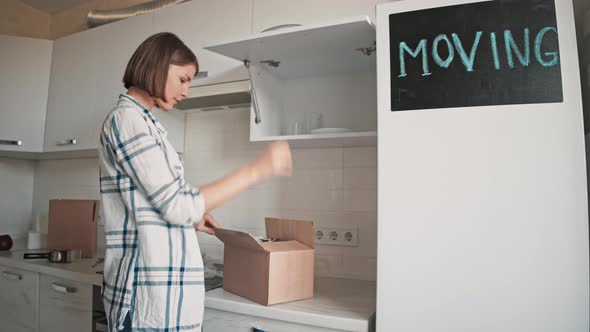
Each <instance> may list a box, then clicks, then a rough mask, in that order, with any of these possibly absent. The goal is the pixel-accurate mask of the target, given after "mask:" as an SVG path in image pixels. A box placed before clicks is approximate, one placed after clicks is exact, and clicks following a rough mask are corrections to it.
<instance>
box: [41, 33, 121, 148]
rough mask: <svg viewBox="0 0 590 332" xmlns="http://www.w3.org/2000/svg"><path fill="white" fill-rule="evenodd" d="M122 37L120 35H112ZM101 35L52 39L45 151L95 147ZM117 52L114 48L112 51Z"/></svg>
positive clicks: (79, 34) (96, 140)
mask: <svg viewBox="0 0 590 332" xmlns="http://www.w3.org/2000/svg"><path fill="white" fill-rule="evenodd" d="M112 38H121V36H112ZM103 40H104V36H103V34H102V33H101V31H100V30H98V29H90V30H86V31H82V32H79V33H76V34H73V35H70V36H66V37H63V38H60V39H57V40H55V43H54V45H53V58H52V64H51V80H50V84H49V99H48V103H47V120H46V123H47V124H46V127H45V128H46V130H45V145H44V151H46V152H54V151H72V150H88V149H96V148H97V146H98V139H99V137H98V132H97V130H95V128H96V127H97V126H96V125H95V123H94V122H96V121H98V120H97V118H96V117H95V116H94V115H93V112H94V107H95V104H96V101H97V96H98V91H99V89H105V87H104V86H100V85H99V73H100V72H101V70H104V68H102V66H101V64H102V61H101V57H102V53H103V51H102V50H103V49H105V48H106V49H108V45H105V44H103ZM111 51H113V52H116V50H111Z"/></svg>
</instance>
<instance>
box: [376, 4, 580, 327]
mask: <svg viewBox="0 0 590 332" xmlns="http://www.w3.org/2000/svg"><path fill="white" fill-rule="evenodd" d="M376 23H377V82H378V89H377V90H378V130H377V132H378V155H379V158H378V159H379V160H378V172H379V174H378V177H379V188H378V229H379V232H378V249H377V250H378V276H377V287H378V292H377V294H378V297H377V330H378V331H406V332H408V331H412V332H426V331H428V332H431V331H454V332H455V331H478V332H497V331H502V332H508V331H514V332H523V331H530V332H533V331H534V332H539V331H547V332H549V331H572V332H587V331H588V330H589V323H588V320H589V318H588V312H589V300H588V298H589V279H588V271H589V269H588V212H587V208H588V207H587V198H586V197H587V193H586V172H585V157H584V135H583V119H582V105H581V96H580V90H581V89H580V77H579V67H578V53H577V47H576V34H575V28H574V16H573V8H572V3H571V1H568V0H565V1H561V0H535V1H525V0H523V1H514V0H496V1H474V0H450V1H449V0H423V1H399V2H394V3H389V4H383V5H380V6H378V7H377V22H376Z"/></svg>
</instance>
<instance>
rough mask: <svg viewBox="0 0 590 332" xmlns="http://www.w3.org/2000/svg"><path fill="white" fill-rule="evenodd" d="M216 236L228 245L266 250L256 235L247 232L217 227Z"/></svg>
mask: <svg viewBox="0 0 590 332" xmlns="http://www.w3.org/2000/svg"><path fill="white" fill-rule="evenodd" d="M215 236H217V238H218V239H219V240H221V242H223V244H224V245H226V246H228V245H229V246H234V247H239V248H243V249H248V250H254V251H260V252H266V250H264V248H263V247H262V246H261V245H260V243H259V242H258V241H257V240H256V238H255V237H253V236H252V235H250V234H248V233H245V232H240V231H234V230H231V229H223V228H217V229H215Z"/></svg>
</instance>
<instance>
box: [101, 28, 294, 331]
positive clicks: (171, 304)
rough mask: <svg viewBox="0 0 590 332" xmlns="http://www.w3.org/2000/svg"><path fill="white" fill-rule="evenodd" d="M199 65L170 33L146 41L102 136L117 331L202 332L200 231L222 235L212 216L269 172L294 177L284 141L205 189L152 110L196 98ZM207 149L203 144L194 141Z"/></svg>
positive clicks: (109, 293) (108, 289)
mask: <svg viewBox="0 0 590 332" xmlns="http://www.w3.org/2000/svg"><path fill="white" fill-rule="evenodd" d="M198 69H199V66H198V62H197V59H196V57H195V55H194V54H193V52H192V51H191V50H190V49H189V48H188V47H187V46H186V45H184V43H182V41H180V39H178V37H176V36H175V35H173V34H171V33H159V34H156V35H153V36H151V37H149V38H148V39H146V40H145V41H144V42H143V43H142V44H141V45H140V46H139V47H138V48H137V50H136V51H135V53H134V54H133V55H132V57H131V59H130V60H129V63H128V65H127V69H126V70H125V75H124V77H123V83H124V84H125V88H127V89H128V90H127V93H126V94H123V95H121V96H120V98H119V101H118V103H117V106H115V108H114V109H113V110H112V111H111V112H110V113H109V114H108V115H107V118H106V120H105V122H104V124H103V127H102V131H101V136H100V148H99V162H100V189H101V202H102V212H103V219H104V223H105V233H106V239H107V245H106V257H105V266H104V280H103V301H104V304H105V311H106V315H107V318H108V322H109V330H110V331H121V330H123V331H131V330H138V331H144V330H145V331H148V330H149V331H152V330H153V331H167V330H170V331H179V330H180V331H200V330H201V321H202V317H203V302H204V287H203V273H204V272H203V262H202V259H201V253H200V249H199V244H198V242H197V236H196V232H195V229H196V230H198V231H202V232H206V233H208V234H214V233H215V228H216V227H218V226H219V225H218V224H217V222H216V221H215V219H214V218H213V217H212V216H211V215H210V214H208V213H207V212H209V211H211V210H212V209H214V208H215V207H217V206H219V205H220V204H222V203H223V202H225V201H227V200H229V199H230V198H232V197H233V196H235V195H236V194H238V193H239V192H241V191H243V190H245V189H246V188H248V187H249V186H251V185H253V184H255V183H257V182H259V181H262V180H264V179H266V178H269V177H271V176H289V175H291V170H292V162H291V152H290V149H289V145H288V144H287V143H286V142H275V143H272V144H270V145H269V146H268V147H267V148H266V150H265V151H264V153H263V154H262V155H261V156H260V157H259V158H258V159H256V160H255V161H253V162H251V163H250V164H247V165H245V166H243V167H242V168H240V169H238V170H237V171H235V172H233V173H231V174H229V175H227V176H225V177H224V178H222V179H220V180H218V181H215V182H213V183H210V184H207V185H204V186H201V187H200V188H199V189H197V188H195V187H193V186H192V185H190V184H188V183H186V181H185V179H184V168H183V164H182V162H181V161H180V159H179V158H178V155H177V153H176V152H175V151H174V148H173V147H172V146H171V145H170V143H169V142H168V140H167V139H166V130H165V129H164V128H163V127H162V126H161V124H160V123H159V122H158V121H157V120H156V119H155V118H154V116H153V115H152V113H151V110H152V109H153V108H154V107H155V106H157V107H159V108H161V109H163V110H165V111H170V110H172V108H173V107H174V105H175V104H176V103H178V102H180V101H181V100H182V99H184V98H186V97H187V96H188V88H189V84H190V82H191V79H192V78H193V77H194V76H195V75H196V73H197V72H198ZM193 143H194V144H199V143H198V142H193Z"/></svg>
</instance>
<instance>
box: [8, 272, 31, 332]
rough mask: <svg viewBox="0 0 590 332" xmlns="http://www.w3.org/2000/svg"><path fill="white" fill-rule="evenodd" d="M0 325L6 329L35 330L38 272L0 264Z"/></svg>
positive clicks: (21, 331)
mask: <svg viewBox="0 0 590 332" xmlns="http://www.w3.org/2000/svg"><path fill="white" fill-rule="evenodd" d="M0 294H2V295H0V322H1V323H0V324H1V325H0V326H1V327H2V329H3V330H4V329H6V331H18V332H25V331H26V332H29V331H36V330H37V303H38V300H39V274H38V273H36V272H30V271H25V270H20V269H15V268H11V267H5V266H0Z"/></svg>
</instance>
